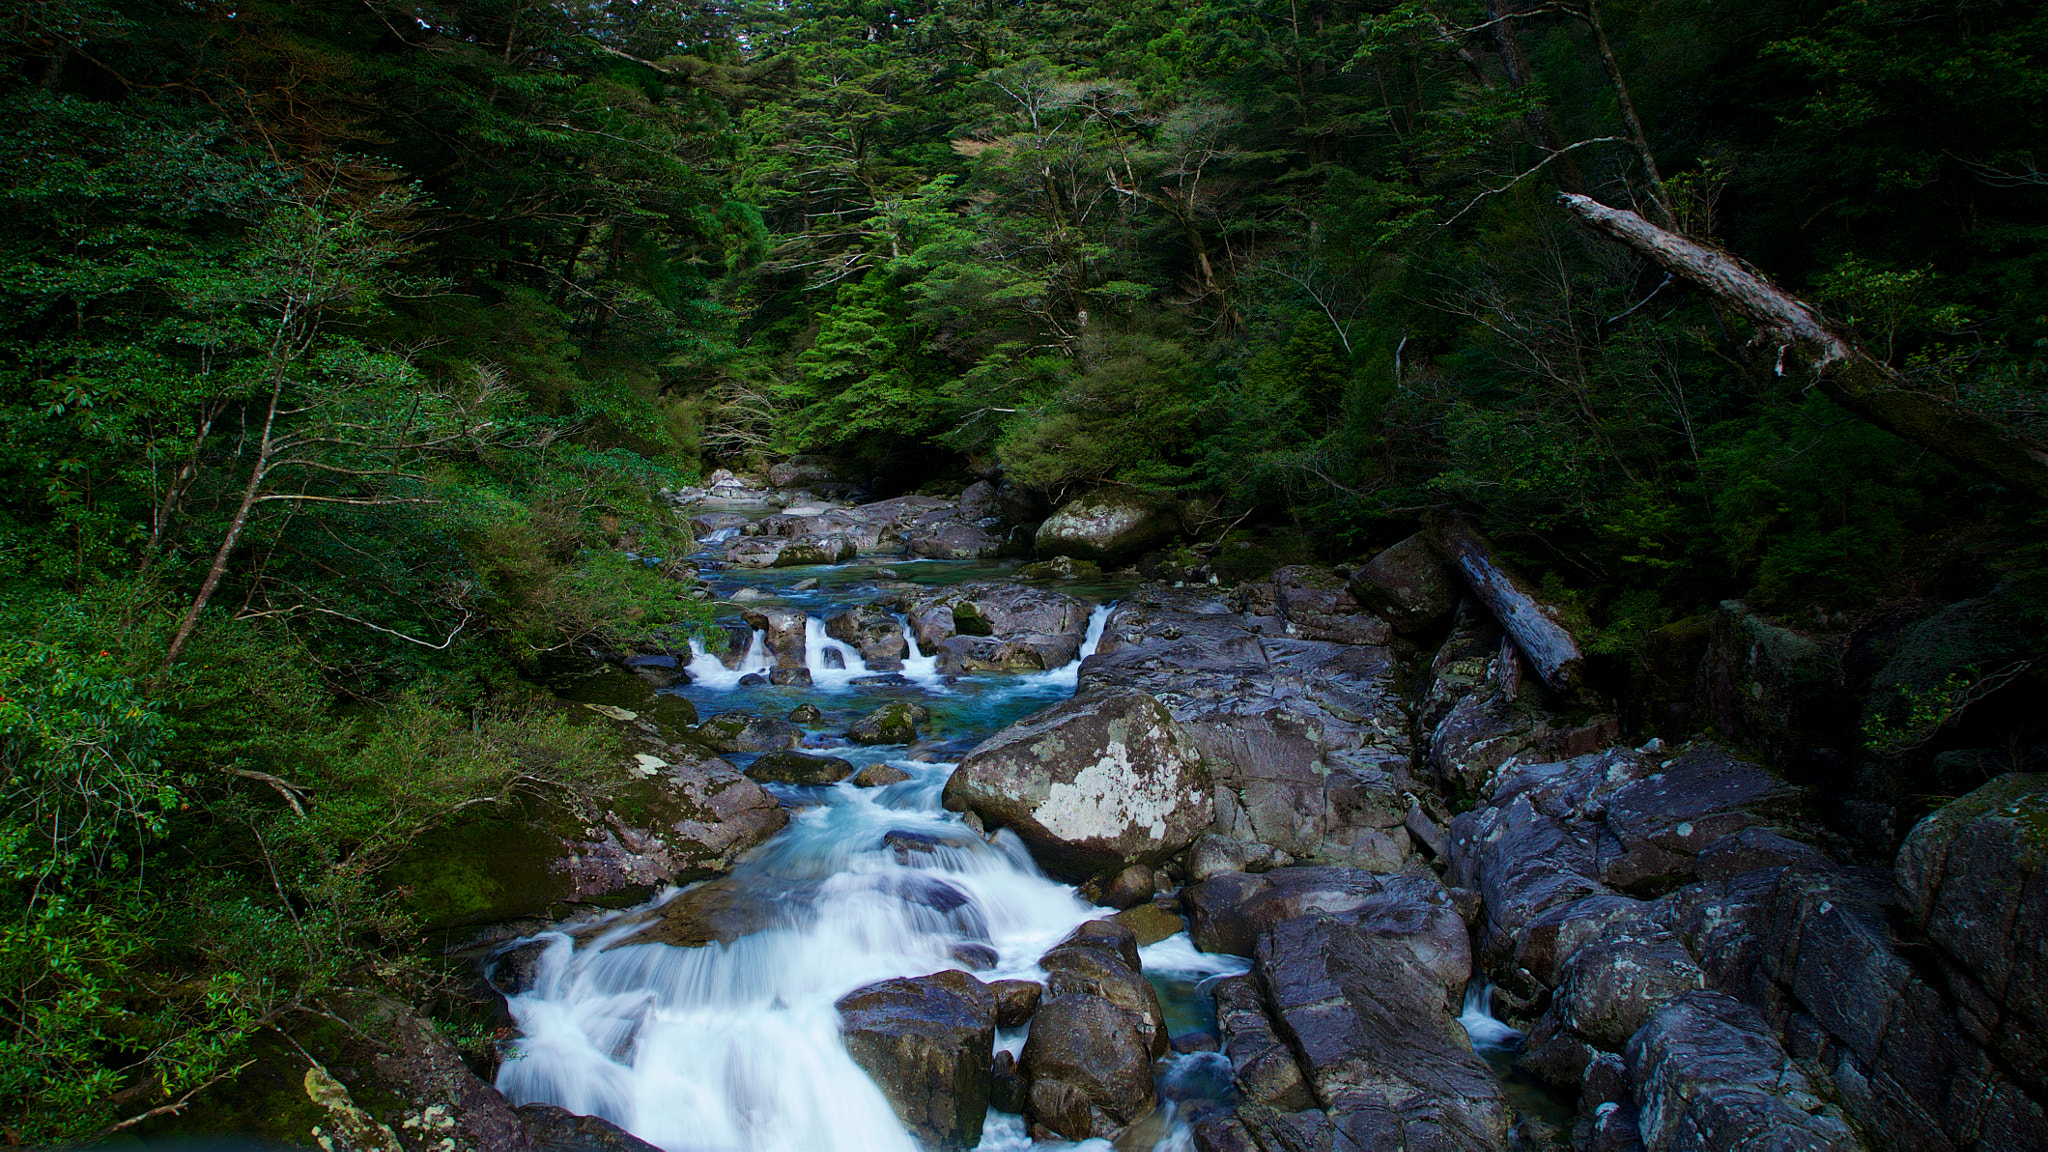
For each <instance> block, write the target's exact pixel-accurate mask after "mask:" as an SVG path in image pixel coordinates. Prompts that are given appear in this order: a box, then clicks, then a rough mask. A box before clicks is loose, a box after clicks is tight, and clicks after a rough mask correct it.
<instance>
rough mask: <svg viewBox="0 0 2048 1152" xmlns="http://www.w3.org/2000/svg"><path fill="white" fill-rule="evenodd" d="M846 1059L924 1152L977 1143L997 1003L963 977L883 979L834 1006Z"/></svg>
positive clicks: (980, 986)
mask: <svg viewBox="0 0 2048 1152" xmlns="http://www.w3.org/2000/svg"><path fill="white" fill-rule="evenodd" d="M838 1008H839V1018H840V1027H841V1028H842V1029H843V1031H844V1033H845V1035H846V1050H847V1054H848V1055H850V1056H852V1057H853V1062H854V1063H856V1064H858V1065H860V1066H861V1068H862V1069H864V1070H865V1071H866V1072H867V1073H868V1075H870V1076H872V1077H874V1079H875V1083H876V1085H878V1086H879V1087H880V1088H881V1089H882V1093H883V1095H885V1096H887V1097H888V1098H889V1103H890V1105H891V1106H892V1107H894V1108H895V1110H896V1115H897V1116H898V1117H899V1118H901V1119H902V1121H903V1123H904V1126H905V1127H907V1128H909V1129H910V1131H911V1134H912V1135H914V1136H916V1137H917V1140H918V1142H919V1143H920V1144H922V1145H924V1146H925V1147H927V1148H935V1149H945V1150H947V1152H958V1150H960V1149H966V1148H972V1147H974V1146H975V1145H976V1144H979V1143H980V1142H981V1125H982V1120H983V1118H984V1117H985V1116H986V1115H987V1114H988V1101H989V1083H990V1072H991V1066H992V1060H993V1056H994V1046H995V1030H996V998H995V995H994V993H992V992H990V991H989V990H988V987H987V986H986V985H984V984H983V983H982V982H981V981H979V980H976V979H975V978H974V977H972V976H969V975H968V974H967V973H965V972H957V971H945V972H938V973H934V974H933V975H930V976H920V977H917V978H916V979H899V980H885V981H883V982H881V983H879V984H870V985H868V986H866V987H864V988H857V989H855V990H854V991H852V992H849V993H847V994H846V995H845V996H842V997H840V999H839V1002H838Z"/></svg>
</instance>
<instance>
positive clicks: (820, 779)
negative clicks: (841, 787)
mask: <svg viewBox="0 0 2048 1152" xmlns="http://www.w3.org/2000/svg"><path fill="white" fill-rule="evenodd" d="M851 775H853V765H852V764H851V763H849V762H848V761H845V760H841V759H840V758H839V757H837V756H813V755H810V754H809V753H807V752H797V751H793V750H785V751H781V752H770V753H767V754H766V755H764V756H762V757H760V758H759V759H757V760H755V761H754V762H753V763H752V764H749V765H747V776H748V778H749V779H753V780H759V781H761V782H762V783H763V784H796V785H803V786H816V785H821V784H837V783H838V782H840V781H841V780H844V779H846V778H847V777H848V776H851Z"/></svg>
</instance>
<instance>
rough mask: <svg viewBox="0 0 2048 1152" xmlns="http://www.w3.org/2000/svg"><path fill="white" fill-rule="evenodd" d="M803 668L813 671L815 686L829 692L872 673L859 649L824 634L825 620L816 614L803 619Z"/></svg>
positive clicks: (842, 687)
mask: <svg viewBox="0 0 2048 1152" xmlns="http://www.w3.org/2000/svg"><path fill="white" fill-rule="evenodd" d="M835 663H836V664H837V665H838V667H836V668H835V667H833V665H834V664H835ZM804 667H806V668H808V669H810V670H811V685H812V687H815V688H823V689H825V690H826V691H828V692H837V691H842V690H844V689H845V688H846V687H847V686H848V685H849V684H851V683H852V682H853V680H854V679H855V678H856V677H860V676H866V675H868V674H869V673H868V665H867V661H865V660H862V659H861V655H860V649H858V648H855V647H854V646H853V645H851V644H848V643H847V642H846V641H844V640H835V639H833V638H832V637H830V636H827V635H825V622H824V621H823V620H820V619H819V618H817V617H816V616H807V617H805V618H804Z"/></svg>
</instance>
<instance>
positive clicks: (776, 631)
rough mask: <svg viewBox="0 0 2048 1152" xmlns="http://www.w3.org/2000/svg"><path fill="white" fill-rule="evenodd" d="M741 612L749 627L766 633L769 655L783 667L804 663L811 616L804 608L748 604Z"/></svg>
mask: <svg viewBox="0 0 2048 1152" xmlns="http://www.w3.org/2000/svg"><path fill="white" fill-rule="evenodd" d="M740 616H741V617H742V618H744V619H745V620H746V622H747V627H749V628H753V629H755V630H757V631H759V632H760V633H761V634H762V642H763V643H765V644H766V645H767V647H768V653H769V655H771V656H773V657H775V664H776V666H777V667H779V668H801V667H803V666H804V654H805V644H806V641H805V636H804V633H805V632H806V630H807V629H808V628H809V626H810V617H808V616H806V615H804V612H803V610H802V609H801V608H744V609H741V611H740Z"/></svg>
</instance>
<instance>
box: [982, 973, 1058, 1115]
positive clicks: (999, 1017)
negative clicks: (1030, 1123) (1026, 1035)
mask: <svg viewBox="0 0 2048 1152" xmlns="http://www.w3.org/2000/svg"><path fill="white" fill-rule="evenodd" d="M988 990H989V994H990V995H992V996H994V997H995V998H996V1027H998V1028H1021V1027H1023V1026H1024V1022H1025V1021H1026V1020H1029V1019H1031V1014H1032V1013H1033V1012H1036V1011H1038V1002H1039V1000H1041V999H1043V998H1044V996H1045V985H1043V984H1040V983H1039V982H1038V981H1036V980H991V981H989V983H988ZM1013 1111H1014V1109H1013Z"/></svg>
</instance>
